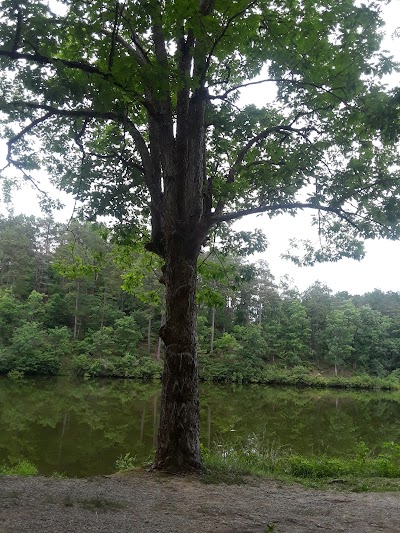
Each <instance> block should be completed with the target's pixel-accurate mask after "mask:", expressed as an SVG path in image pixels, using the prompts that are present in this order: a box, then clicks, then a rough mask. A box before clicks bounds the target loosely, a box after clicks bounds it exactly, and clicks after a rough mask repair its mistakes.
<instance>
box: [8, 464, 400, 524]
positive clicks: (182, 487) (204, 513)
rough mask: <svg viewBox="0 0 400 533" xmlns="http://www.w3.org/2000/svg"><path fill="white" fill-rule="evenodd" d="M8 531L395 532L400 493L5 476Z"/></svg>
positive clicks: (168, 479)
mask: <svg viewBox="0 0 400 533" xmlns="http://www.w3.org/2000/svg"><path fill="white" fill-rule="evenodd" d="M0 488H1V490H0V523H1V524H2V525H1V529H0V530H1V532H2V533H25V532H26V533H28V532H29V533H39V532H40V533H42V532H54V531H61V530H62V531H63V533H70V532H71V533H76V531H85V532H89V533H90V532H96V533H99V532H100V533H102V532H107V533H110V532H111V531H118V533H125V532H126V533H128V532H129V533H132V532H135V533H157V532H158V533H181V532H182V531H185V533H198V532H199V531H201V532H202V533H266V532H276V533H289V532H290V533H316V532H318V533H320V532H321V531H332V532H339V531H344V532H347V531H359V532H361V531H362V532H363V533H376V532H378V531H379V532H387V533H393V532H395V531H399V529H400V511H399V509H400V505H399V504H400V493H375V494H368V493H363V494H353V493H352V494H347V493H343V492H337V491H335V490H330V491H325V490H315V489H305V488H304V487H301V486H299V485H297V484H288V483H283V482H277V481H271V480H260V479H258V478H257V479H256V478H248V479H247V482H246V483H245V484H242V485H224V484H217V485H204V484H202V483H200V482H199V481H198V480H196V479H192V478H189V477H176V476H163V475H161V474H156V473H149V472H145V471H136V472H129V473H127V474H117V475H113V476H102V477H96V478H87V479H60V480H55V479H49V478H42V477H33V478H20V477H12V476H5V477H0Z"/></svg>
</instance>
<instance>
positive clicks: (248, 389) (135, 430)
mask: <svg viewBox="0 0 400 533" xmlns="http://www.w3.org/2000/svg"><path fill="white" fill-rule="evenodd" d="M159 397H160V386H159V385H158V384H152V383H150V384H148V383H138V382H135V381H130V380H112V381H111V380H92V381H76V380H69V379H68V378H64V377H63V378H50V379H45V378H40V379H27V380H24V381H23V382H18V381H12V380H11V379H7V378H1V379H0V409H1V411H0V464H1V463H6V464H12V463H14V462H16V461H18V460H19V459H22V458H24V459H28V460H29V461H30V462H32V463H34V464H35V465H36V466H37V467H38V469H39V472H40V473H41V474H45V475H49V474H52V473H53V472H59V473H64V474H65V475H67V476H77V477H85V476H91V475H96V474H109V473H112V472H115V461H116V460H117V459H118V457H120V456H121V455H125V454H126V453H128V452H129V453H130V454H131V455H132V456H135V457H136V458H137V459H138V461H145V460H146V459H148V458H151V456H152V453H153V448H154V445H155V442H156V436H157V424H158V419H159ZM200 400H201V439H202V443H203V445H205V446H208V447H214V446H218V445H219V444H221V443H224V444H228V445H229V443H237V442H239V443H240V444H241V445H243V446H247V447H249V446H250V447H254V446H259V445H260V446H264V447H282V446H284V447H287V448H290V449H291V450H292V451H293V452H295V453H300V454H304V455H310V454H313V453H316V454H320V453H326V454H329V455H333V456H346V455H349V454H353V453H354V452H355V450H356V449H357V446H358V444H359V442H360V441H364V442H365V443H366V444H367V446H368V448H370V449H371V450H375V451H376V452H379V450H380V449H381V445H382V443H384V442H387V441H392V440H394V441H397V442H399V441H400V394H399V393H398V392H385V393H383V392H347V391H337V390H319V389H292V388H277V387H266V386H260V385H251V386H222V385H209V384H203V385H201V387H200Z"/></svg>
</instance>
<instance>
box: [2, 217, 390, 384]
mask: <svg viewBox="0 0 400 533" xmlns="http://www.w3.org/2000/svg"><path fill="white" fill-rule="evenodd" d="M160 264H161V263H160V262H159V261H158V259H157V258H156V257H155V256H153V255H152V254H150V253H148V252H146V251H145V250H144V248H140V246H136V247H135V246H133V244H132V242H128V243H127V242H124V240H123V239H121V238H120V237H119V238H118V239H116V238H115V236H113V234H112V233H111V232H110V231H109V230H108V229H107V228H106V227H105V226H103V225H101V224H98V223H92V222H82V221H78V220H71V221H70V222H69V223H68V224H60V223H56V222H55V221H54V220H53V219H51V218H35V217H27V216H22V215H19V216H13V215H9V216H8V217H1V218H0V373H1V374H7V375H8V376H9V377H12V378H15V379H17V378H21V377H23V376H25V375H26V376H28V375H57V374H72V375H75V376H82V377H84V378H90V377H101V376H115V377H128V378H140V379H159V378H160V376H161V372H162V360H163V349H162V343H161V341H160V340H159V337H158V330H159V328H160V325H162V324H163V322H164V320H165V309H164V304H163V302H164V295H163V286H162V284H160V283H159V281H158V279H159V277H160V275H161V272H160ZM198 269H199V281H198V292H197V303H198V324H197V326H198V341H199V359H200V368H199V372H200V379H202V380H208V381H214V382H244V383H300V384H305V385H307V384H317V385H321V386H323V385H324V384H325V381H324V380H325V379H326V377H329V378H330V379H331V382H332V384H333V385H334V386H341V385H346V384H349V383H350V386H360V387H364V386H368V385H371V386H372V385H375V384H376V383H377V381H379V379H378V380H377V379H376V378H386V380H382V383H383V382H385V383H386V384H389V385H390V383H391V384H392V385H393V386H394V384H395V383H396V382H397V383H398V379H399V377H400V294H399V293H397V292H388V293H383V292H381V291H379V290H374V291H373V292H370V293H366V294H363V295H351V294H348V293H347V292H339V293H337V294H333V293H332V291H331V290H330V289H329V287H327V286H325V285H323V284H321V283H320V282H318V281H316V282H315V283H314V284H313V285H311V286H310V287H309V288H308V289H307V290H306V291H304V292H303V293H301V292H299V291H298V290H297V289H296V287H294V286H293V285H292V284H291V282H290V280H288V278H287V277H283V278H281V280H280V281H277V280H276V278H275V277H274V275H273V274H272V273H271V272H270V270H269V267H268V264H267V263H266V262H265V261H259V262H257V263H252V262H249V261H248V260H247V259H246V260H245V259H244V258H243V257H242V256H240V255H237V256H234V255H233V254H232V248H229V249H224V248H218V246H217V245H216V244H215V245H213V246H210V247H209V248H207V249H205V251H204V253H203V254H202V255H201V256H200V258H199V261H198ZM368 376H373V378H372V377H371V378H368ZM387 378H388V379H387ZM346 380H347V381H346ZM349 380H350V381H349ZM351 380H352V381H351ZM389 385H388V387H389Z"/></svg>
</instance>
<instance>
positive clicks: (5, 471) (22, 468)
mask: <svg viewBox="0 0 400 533" xmlns="http://www.w3.org/2000/svg"><path fill="white" fill-rule="evenodd" d="M37 473H38V469H37V467H36V466H35V465H34V464H32V463H30V462H29V461H27V460H26V459H22V460H21V461H18V463H16V464H15V465H13V466H2V467H0V475H3V476H36V475H37Z"/></svg>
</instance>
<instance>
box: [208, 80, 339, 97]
mask: <svg viewBox="0 0 400 533" xmlns="http://www.w3.org/2000/svg"><path fill="white" fill-rule="evenodd" d="M262 83H276V84H278V85H279V84H280V83H281V84H283V85H284V84H286V85H299V86H300V87H312V88H314V89H318V90H319V91H321V92H325V93H327V94H330V95H331V96H333V97H334V98H336V99H337V100H340V101H341V102H342V101H343V99H342V98H340V96H338V95H337V94H335V93H334V92H333V91H343V90H344V87H332V88H331V89H328V88H326V87H324V85H323V84H318V83H312V82H307V81H300V80H288V79H285V78H265V79H264V80H257V81H249V82H247V83H241V84H238V85H234V86H233V87H230V88H229V89H227V90H226V91H225V92H224V93H222V94H213V95H210V96H209V98H210V100H225V99H226V98H227V97H228V96H229V94H230V93H232V92H234V91H237V90H239V89H244V88H246V87H251V86H252V85H261V84H262Z"/></svg>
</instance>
